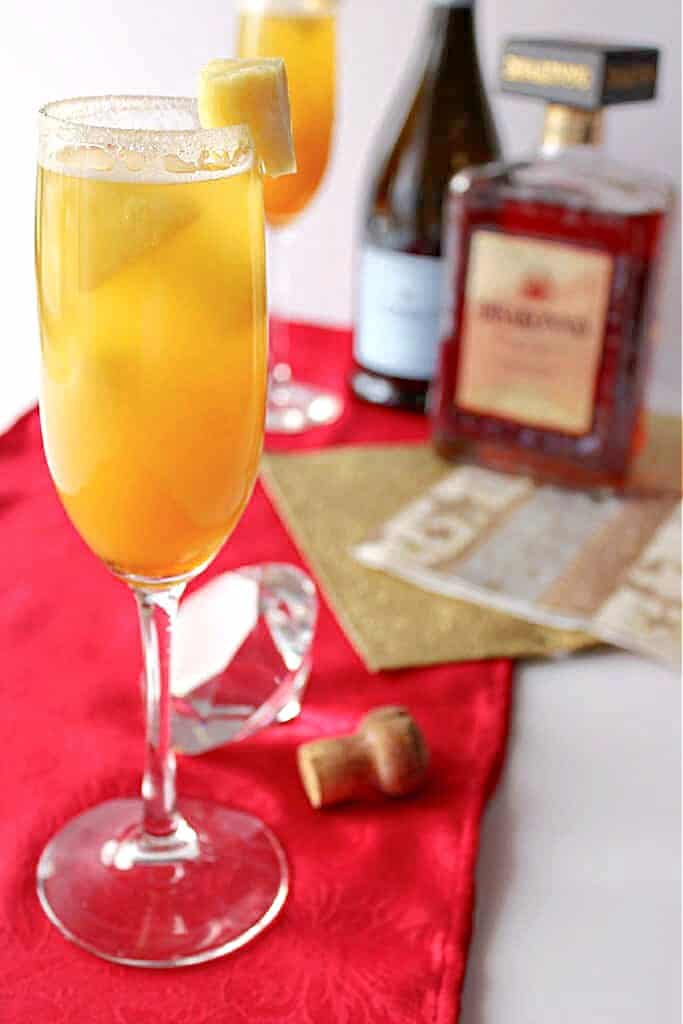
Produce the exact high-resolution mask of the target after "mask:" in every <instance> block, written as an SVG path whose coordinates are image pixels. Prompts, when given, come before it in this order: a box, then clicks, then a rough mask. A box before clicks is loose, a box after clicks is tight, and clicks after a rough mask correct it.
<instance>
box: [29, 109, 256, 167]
mask: <svg viewBox="0 0 683 1024" xmlns="http://www.w3.org/2000/svg"><path fill="white" fill-rule="evenodd" d="M171 113H175V114H176V115H180V117H184V118H186V119H188V120H189V121H190V122H192V123H190V124H188V125H187V126H185V125H184V126H182V127H175V126H173V127H167V126H166V125H164V123H163V121H164V114H169V115H170V114H171ZM126 114H128V115H131V116H130V120H131V121H132V122H133V123H132V124H130V125H126V124H125V116H124V115H126ZM136 114H137V115H139V119H140V120H141V122H143V123H142V124H137V125H136V124H135V115H136ZM117 115H120V116H119V117H117ZM145 115H147V116H146V117H145ZM38 117H39V133H40V149H41V153H42V154H43V155H44V156H45V155H47V156H49V155H50V154H54V153H56V152H57V151H58V150H59V149H63V148H64V147H69V146H77V147H98V148H102V149H106V150H108V151H110V152H111V151H112V150H114V151H116V150H117V149H118V150H120V151H121V152H131V151H132V152H135V153H139V154H141V155H142V156H144V157H145V159H146V160H147V159H155V158H159V157H161V158H163V157H177V158H178V159H179V160H182V161H185V162H187V163H188V164H197V163H199V162H200V161H201V159H202V158H203V157H204V156H205V154H206V153H211V154H213V155H214V156H215V154H221V155H222V156H223V157H224V158H225V159H226V160H227V161H228V162H229V163H230V164H231V165H236V164H238V163H242V162H243V161H244V160H245V159H246V158H247V157H248V156H250V155H251V154H252V153H253V146H252V140H251V135H250V132H249V129H248V128H247V126H246V125H231V126H230V127H226V128H203V127H202V126H201V125H200V123H199V116H198V113H197V101H196V100H195V99H193V98H190V97H187V96H145V95H120V96H119V95H108V96H78V97H73V98H71V99H62V100H54V101H52V102H50V103H46V104H45V105H44V106H42V107H41V108H40V110H39V112H38ZM155 117H156V119H157V120H158V122H159V123H158V124H154V123H149V124H147V123H144V122H145V121H150V122H153V121H154V118H155ZM117 120H120V121H123V122H124V123H122V124H118V123H116V122H117ZM168 120H169V121H171V120H172V118H171V117H169V118H168Z"/></svg>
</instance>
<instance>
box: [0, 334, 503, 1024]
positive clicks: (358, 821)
mask: <svg viewBox="0 0 683 1024" xmlns="http://www.w3.org/2000/svg"><path fill="white" fill-rule="evenodd" d="M296 346H297V348H298V350H299V352H303V353H306V352H309V353H316V354H317V355H316V360H319V359H320V356H321V353H329V354H330V355H329V361H327V366H326V367H325V372H326V373H327V372H329V373H330V377H331V379H330V383H332V382H333V380H336V381H337V382H338V381H339V379H340V368H341V365H342V364H343V363H344V362H345V361H346V359H347V358H348V337H347V336H345V335H343V334H341V333H340V332H329V331H321V330H315V331H314V330H313V329H311V330H309V331H304V330H303V329H301V331H300V332H299V335H298V338H297V342H296ZM303 361H304V363H305V359H304V360H303ZM313 362H314V360H313V359H311V366H310V367H309V370H310V371H311V372H310V374H309V376H310V377H313V373H314V372H315V367H314V366H313ZM316 365H318V366H319V365H320V364H319V363H317V364H316ZM333 368H334V369H335V374H334V376H333V377H332V369H333ZM324 375H325V374H322V376H323V377H324ZM320 376H321V375H320V374H319V379H320ZM352 412H353V415H348V416H347V418H346V419H345V420H344V421H343V422H342V423H341V424H338V425H337V426H336V427H333V428H327V430H326V431H320V432H318V443H320V441H321V439H323V440H326V441H333V440H337V439H339V440H345V441H351V440H360V439H363V440H383V441H386V440H390V439H392V438H394V439H396V440H397V441H398V440H401V441H403V440H406V439H409V438H411V437H412V438H415V439H418V438H419V437H422V436H424V431H425V427H424V423H423V422H422V421H421V420H420V419H419V418H417V417H406V416H401V415H398V416H392V414H389V413H383V412H380V411H378V410H374V409H371V410H368V409H364V408H362V407H360V406H355V405H354V406H353V407H352ZM299 443H300V444H304V445H310V444H311V443H315V438H314V436H313V435H310V436H309V437H308V438H307V439H306V440H305V441H304V442H299ZM0 537H1V539H2V540H1V544H2V564H3V574H2V579H1V581H0V649H1V650H2V657H3V666H2V669H3V671H2V687H3V690H4V693H3V694H2V708H3V714H2V718H1V720H0V744H1V749H2V751H3V760H4V772H3V786H2V799H1V801H0V850H2V857H1V859H0V900H1V902H0V976H1V978H2V984H1V985H0V1021H2V1022H3V1024H29V1022H31V1024H33V1022H39V1021H40V1022H45V1024H100V1022H102V1024H105V1022H106V1024H109V1022H112V1024H133V1022H135V1024H159V1021H163V1022H165V1024H188V1022H191V1024H224V1022H228V1021H229V1022H231V1024H453V1022H454V1021H455V1020H456V1018H457V1013H458V1005H459V995H460V989H461V985H462V979H463V973H464V968H465V960H466V955H467V948H468V943H469V935H470V927H471V916H472V903H473V876H474V866H475V858H476V854H477V845H478V839H479V824H480V818H481V814H482V810H483V807H484V803H485V801H486V799H487V797H488V796H489V794H490V793H491V790H492V788H493V786H494V785H495V782H496V779H497V776H498V773H499V770H500V766H501V763H502V759H503V754H504V748H505V738H506V731H507V721H508V711H509V702H510V678H511V666H510V663H509V662H503V661H499V662H489V663H478V664H470V665H457V666H441V667H438V668H432V669H427V670H420V671H410V672H400V673H393V674H382V675H376V676H371V675H369V674H368V673H367V672H366V671H365V670H364V668H363V666H362V664H361V662H360V661H359V659H358V657H357V656H356V655H355V654H354V652H353V650H352V648H351V647H350V645H349V643H348V641H347V640H346V638H345V636H344V635H343V633H342V632H341V630H340V628H339V626H338V625H337V623H336V621H335V620H334V618H333V615H332V613H331V612H330V610H329V608H328V607H327V606H326V604H325V603H324V602H323V604H322V608H321V616H320V624H319V630H318V635H317V640H316V647H315V668H314V672H313V676H312V679H311V683H310V687H309V691H308V694H307V699H306V704H305V710H304V712H303V714H302V715H301V717H300V719H299V720H298V721H297V722H294V723H292V724H290V725H288V726H279V727H274V728H272V729H269V730H266V731H265V732H263V733H261V734H260V735H259V736H257V737H254V738H253V739H252V740H249V741H247V742H244V743H241V744H238V745H235V746H231V747H227V748H224V749H223V750H221V751H218V752H215V753H213V754H211V755H207V756H205V757H202V758H198V759H180V764H179V788H180V791H181V793H183V794H186V795H188V796H190V795H196V796H202V795H205V796H206V795H208V796H211V797H213V798H215V799H216V800H219V801H223V802H225V803H230V804H234V805H235V806H237V807H241V808H244V809H245V810H249V811H252V812H254V813H255V814H257V815H259V816H261V817H262V818H263V819H265V821H266V822H267V823H268V824H269V825H271V826H272V827H273V828H274V829H275V831H276V832H277V834H278V835H279V836H280V838H281V839H282V841H283V843H284V845H285V847H286V849H287V853H288V856H289V859H290V865H291V868H292V875H293V885H292V890H291V892H290V896H289V899H288V901H287V903H286V905H285V909H284V911H283V913H282V915H281V917H280V918H279V919H278V920H277V921H276V922H275V924H274V925H273V926H271V928H270V929H269V930H268V931H266V932H265V933H264V934H263V935H262V936H260V937H259V938H258V939H257V940H256V941H255V942H254V943H253V944H251V945H249V946H247V947H246V948H245V949H243V950H240V951H239V952H237V953H235V954H233V955H232V956H229V957H226V958H224V959H222V960H218V961H215V962H213V963H210V964H206V965H203V966H201V967H193V968H187V969H183V970H176V971H171V972H156V971H143V970H134V969H130V968H125V967H119V966H116V965H113V964H108V963H105V962H104V961H100V960H98V959H96V958H95V957H92V956H89V955H88V954H87V953H84V952H82V951H80V950H79V949H77V948H76V947H74V946H72V945H70V944H69V943H68V942H66V941H65V940H64V939H63V938H62V937H61V936H60V935H59V933H58V932H57V931H56V930H55V929H54V928H53V927H52V926H51V925H50V924H49V923H48V921H47V919H46V918H45V917H44V915H43V913H42V911H41V910H40V908H39V906H38V901H37V898H36V896H35V891H34V872H35V865H36V861H37V858H38V856H39V854H40V851H41V850H42V848H43V846H44V844H45V843H46V842H47V840H48V839H49V838H50V836H51V835H52V834H53V833H54V832H55V831H56V830H57V829H58V828H59V827H60V826H61V825H62V824H63V823H64V822H65V821H67V820H68V819H69V818H71V817H72V816H73V815H75V814H77V813H79V812H80V811H81V810H83V809H85V808H86V807H89V806H91V805H92V804H94V803H96V802H98V801H99V800H102V799H106V798H108V797H112V796H115V795H123V794H126V795H129V794H132V793H134V792H136V791H137V788H138V786H139V782H140V770H141V759H142V716H141V708H140V701H139V692H138V687H137V679H138V673H139V667H140V654H139V647H138V643H139V641H138V633H137V625H136V620H135V614H134V603H133V600H132V597H131V596H130V594H128V593H127V592H126V589H125V587H123V586H122V585H120V584H117V583H116V582H115V581H114V580H112V579H111V577H110V576H109V575H108V573H107V572H106V570H105V569H104V568H103V567H102V566H101V565H100V564H99V563H98V561H97V559H96V558H95V557H94V556H93V555H91V554H90V553H89V552H88V551H87V550H86V548H85V546H84V544H83V543H82V541H81V540H80V539H79V538H78V536H77V535H76V533H75V531H74V530H73V529H72V528H71V526H70V525H69V523H68V522H67V520H66V517H65V515H64V513H63V511H62V509H61V507H60V505H59V503H58V501H57V499H56V497H55V494H54V491H53V489H52V485H51V482H50V480H49V477H48V473H47V470H46V467H45V464H44V460H43V456H42V449H41V442H40V432H39V426H38V419H37V416H36V415H35V414H29V415H28V416H27V417H25V418H24V419H23V420H21V421H20V422H19V423H18V424H17V425H16V426H15V427H14V428H13V429H12V430H11V431H10V432H9V433H8V434H6V435H5V436H4V437H3V438H0ZM260 560H278V561H279V560H281V561H292V562H295V563H299V564H301V560H300V558H299V556H298V554H297V552H296V550H295V548H294V547H293V545H292V543H291V541H290V540H289V538H288V536H287V533H286V532H285V529H284V528H283V526H282V524H281V523H280V521H279V520H278V518H277V516H276V514H275V512H274V511H273V509H272V507H271V506H270V503H269V501H268V499H267V498H266V496H265V494H264V493H263V491H262V490H261V489H260V488H258V489H257V491H256V493H255V495H254V499H253V501H252V503H251V505H250V507H249V510H248V512H247V514H246V515H245V517H244V520H243V522H242V524H241V525H240V527H239V528H238V530H237V533H236V534H235V536H234V538H233V539H232V541H231V542H230V543H229V544H228V545H227V547H226V549H225V551H224V552H223V553H222V555H221V556H220V558H219V559H218V560H217V562H216V564H215V565H214V566H213V567H212V568H211V570H210V571H209V574H213V573H216V572H220V571H224V570H226V569H228V568H231V567H236V566H238V565H245V564H249V563H252V562H256V561H260ZM388 702H391V703H396V702H400V703H403V704H406V705H407V706H408V707H409V708H410V709H411V711H412V712H413V713H414V715H415V717H416V718H417V720H418V721H419V723H420V724H421V726H422V728H423V730H424V733H425V735H426V737H427V739H428V742H429V744H430V746H431V748H432V752H433V772H432V777H431V782H430V784H429V786H428V787H427V789H426V790H425V791H424V792H423V793H422V794H420V795H419V796H417V797H415V798H413V799H410V800H405V801H398V802H378V803H376V804H368V805H358V806H348V807H343V808H339V809H335V810H331V811H326V812H322V813H321V812H315V811H313V810H312V809H311V808H310V807H309V806H308V804H307V802H306V799H305V796H304V794H303V791H302V789H301V787H300V784H299V781H298V778H297V773H296V767H295V758H294V751H295V748H296V746H297V745H298V744H299V743H300V742H302V741H304V740H307V739H310V738H312V737H314V736H318V735H320V734H323V733H330V734H331V733H337V732H340V731H349V730H351V729H353V728H354V727H355V725H356V724H357V720H358V718H359V717H360V715H361V714H362V713H363V712H365V711H366V710H368V709H369V708H370V707H372V706H375V705H377V704H382V703H388Z"/></svg>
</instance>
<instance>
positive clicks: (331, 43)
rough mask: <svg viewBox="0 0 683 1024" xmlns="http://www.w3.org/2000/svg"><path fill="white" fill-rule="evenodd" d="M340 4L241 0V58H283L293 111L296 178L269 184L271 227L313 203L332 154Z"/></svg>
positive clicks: (328, 0)
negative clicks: (335, 14)
mask: <svg viewBox="0 0 683 1024" xmlns="http://www.w3.org/2000/svg"><path fill="white" fill-rule="evenodd" d="M335 6H336V5H335V3H334V2H333V0H311V2H310V3H309V4H307V5H302V4H301V3H296V4H294V3H288V0H281V3H272V2H271V3H269V4H266V5H265V6H264V4H263V3H262V2H261V0H242V4H241V8H240V16H239V25H238V37H239V38H238V49H239V53H240V56H242V57H258V56H263V57H283V58H284V61H285V64H286V67H287V77H288V80H289V95H290V102H291V107H292V125H293V129H294V144H295V147H296V157H297V164H298V172H297V174H293V175H289V176H287V177H283V178H279V179H277V180H268V181H266V183H265V204H266V216H267V218H268V222H269V223H270V224H272V225H274V226H277V225H281V224H286V223H287V222H288V221H289V220H291V219H292V218H293V217H295V216H296V215H297V214H298V213H300V212H301V211H302V210H303V209H304V208H305V207H306V206H307V205H308V203H309V202H310V200H311V199H312V197H313V195H314V194H315V192H316V191H317V189H318V186H319V184H320V182H321V180H322V178H323V175H324V173H325V169H326V167H327V162H328V159H329V154H330V146H331V142H332V128H333V124H334V108H335V81H336V67H335V44H336V40H335V35H336V32H335V23H336V19H335V16H334V9H335Z"/></svg>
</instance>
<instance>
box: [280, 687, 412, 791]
mask: <svg viewBox="0 0 683 1024" xmlns="http://www.w3.org/2000/svg"><path fill="white" fill-rule="evenodd" d="M297 757H298V762H299V774H300V776H301V781H302V783H303V786H304V789H305V790H306V795H307V796H308V799H309V800H310V802H311V804H312V805H313V807H316V808H319V807H329V806H330V805H331V804H338V803H342V802H344V801H346V800H353V799H356V798H361V797H363V796H366V795H368V793H369V792H371V791H372V790H376V791H379V792H380V793H384V794H385V795H386V796H390V797H398V796H406V795H408V794H409V793H414V792H415V790H416V789H418V788H419V786H420V785H421V784H422V782H423V780H424V777H425V775H426V772H427V765H428V762H429V752H428V750H427V745H426V743H425V741H424V738H423V736H422V733H421V732H420V729H419V728H418V726H417V724H416V723H415V721H414V719H413V718H412V717H411V716H410V714H409V713H408V711H407V710H406V709H405V708H400V707H383V708H376V709H375V710H374V711H371V712H370V713H369V714H367V715H365V717H364V718H363V719H361V722H360V725H359V726H358V729H357V730H356V732H355V733H353V735H351V736H338V737H334V738H331V739H322V740H314V741H313V742H311V743H304V744H303V745H302V746H301V747H299V750H298V754H297Z"/></svg>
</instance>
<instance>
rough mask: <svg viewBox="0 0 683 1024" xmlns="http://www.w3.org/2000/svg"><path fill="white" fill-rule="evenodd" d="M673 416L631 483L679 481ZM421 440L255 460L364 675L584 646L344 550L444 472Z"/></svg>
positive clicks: (579, 638) (662, 423)
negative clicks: (366, 563)
mask: <svg viewBox="0 0 683 1024" xmlns="http://www.w3.org/2000/svg"><path fill="white" fill-rule="evenodd" d="M680 426H681V425H680V420H677V419H674V418H672V417H666V418H657V419H656V420H655V421H654V424H653V428H652V429H651V431H650V438H651V440H650V445H649V446H648V450H647V451H646V452H645V453H644V454H643V456H641V458H640V460H639V470H638V479H639V480H642V482H643V483H644V484H645V485H647V486H650V485H651V484H652V483H653V482H654V481H655V480H662V479H665V480H667V482H668V485H669V487H671V484H672V481H673V480H676V481H680ZM451 468H452V467H450V466H449V465H448V464H447V463H444V462H443V461H442V460H441V459H439V458H438V457H437V456H436V455H435V454H434V453H433V451H432V449H431V447H430V446H429V445H426V444H418V445H415V444H412V445H372V446H353V447H344V448H329V449H326V450H324V451H316V452H311V453H303V454H292V455H269V456H267V457H266V458H265V459H264V465H263V472H262V476H263V481H264V484H265V486H266V489H267V490H268V492H269V494H270V496H271V498H272V500H273V502H274V503H275V506H276V508H277V509H278V511H279V513H280V515H281V516H282V518H283V520H284V522H285V524H286V525H287V527H288V529H289V530H290V532H291V535H292V537H293V539H294V541H295V542H296V544H297V546H298V547H299V549H300V550H301V552H302V553H303V555H304V556H305V558H306V559H307V561H308V562H309V564H310V566H311V568H312V570H313V572H314V573H315V576H316V578H317V580H318V582H319V584H320V586H321V588H322V590H323V591H324V593H325V595H326V597H327V599H328V601H329V602H330V604H331V605H332V607H333V609H334V611H335V613H336V615H337V618H338V619H339V622H340V623H341V625H342V627H343V628H344V630H345V632H346V634H347V636H348V637H349V639H350V641H351V643H352V644H353V645H354V647H355V648H356V650H357V651H358V653H359V654H360V656H361V658H362V659H363V661H364V662H365V664H366V665H367V667H368V669H370V671H379V670H380V669H397V668H406V667H409V666H415V665H431V664H436V663H438V662H444V661H473V660H481V659H486V658H497V657H510V658H519V657H530V656H548V655H559V654H564V653H568V652H572V651H576V650H580V649H581V648H584V647H588V646H592V645H594V644H595V643H596V642H597V641H595V640H594V639H593V638H591V637H588V636H586V635H585V634H582V633H574V632H567V631H564V630H557V629H550V628H548V627H546V626H541V625H536V624H533V623H530V622H525V621H523V620H521V619H517V618H513V617H511V616H509V615H506V614H503V613H501V612H497V611H493V610H490V609H485V608H481V607H478V606H476V605H473V604H468V603H466V602H464V601H459V600H456V599H454V598H450V597H441V596H438V595H434V594H430V593H427V592H426V591H423V590H421V589H419V588H418V587H415V586H413V585H412V584H410V583H405V582H403V581H402V580H399V579H396V578H394V577H393V576H389V575H387V574H385V573H382V572H377V571H375V570H371V569H366V568H364V567H363V566H361V565H360V564H359V563H358V562H357V561H356V560H355V559H354V558H353V556H352V554H351V551H352V549H353V548H354V547H355V546H356V545H357V544H359V543H360V542H361V541H363V540H364V539H365V538H366V537H367V535H368V533H369V532H370V531H372V530H373V529H375V528H377V527H379V526H381V525H382V523H384V522H385V521H386V520H387V519H389V518H390V517H391V516H393V515H394V514H395V513H396V512H397V511H398V510H399V509H400V508H401V507H402V506H403V505H405V504H406V503H407V502H409V501H411V500H412V499H414V498H416V497H418V496H419V495H420V494H421V493H422V492H424V491H425V490H427V489H428V488H429V487H431V486H432V485H433V484H434V483H436V481H437V480H439V479H440V477H441V476H443V475H444V474H445V473H446V472H448V471H449V469H451Z"/></svg>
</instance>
